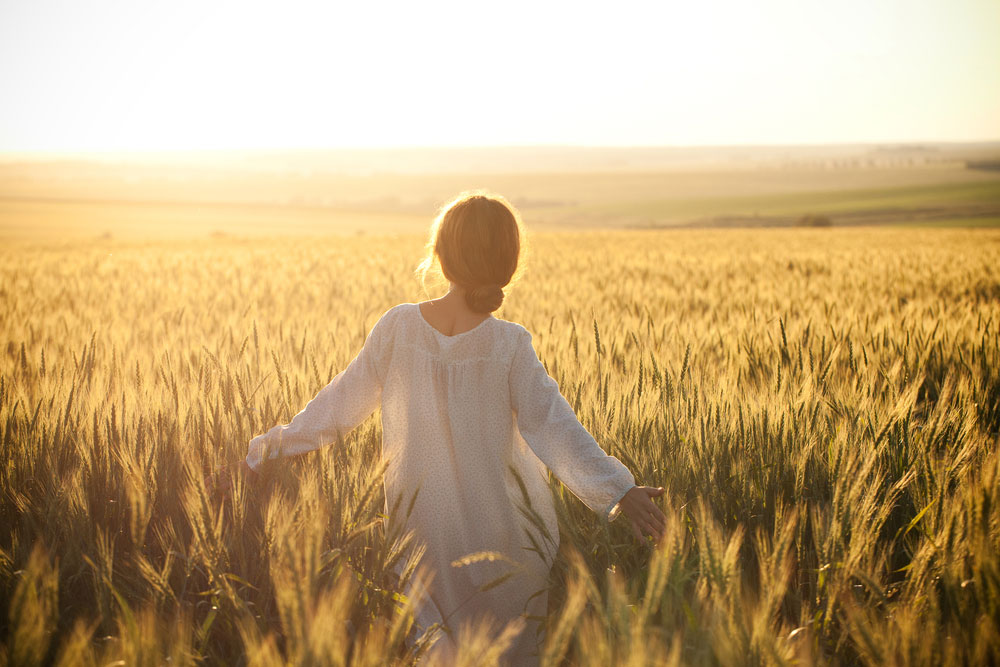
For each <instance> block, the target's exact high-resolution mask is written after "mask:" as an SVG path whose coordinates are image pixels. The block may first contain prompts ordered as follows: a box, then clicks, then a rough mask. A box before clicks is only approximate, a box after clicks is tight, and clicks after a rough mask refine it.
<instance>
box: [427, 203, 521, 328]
mask: <svg viewBox="0 0 1000 667" xmlns="http://www.w3.org/2000/svg"><path fill="white" fill-rule="evenodd" d="M523 237H524V233H523V228H522V224H521V217H520V215H519V214H518V212H517V209H515V208H514V207H513V206H512V205H511V204H510V202H508V201H507V200H506V199H504V198H503V197H501V196H500V195H497V194H493V193H489V192H483V191H475V192H463V193H462V194H460V195H459V196H458V197H456V198H455V199H453V200H452V201H450V202H449V203H448V204H446V205H445V206H444V207H442V208H441V212H440V213H438V216H437V218H435V219H434V223H433V224H432V225H431V233H430V238H429V240H428V241H427V255H426V256H425V257H424V260H423V261H422V262H421V263H420V266H419V267H418V268H417V274H418V275H419V276H420V278H421V282H422V283H423V284H424V285H425V288H426V278H427V274H428V273H429V272H431V270H432V269H433V268H434V267H435V264H437V266H438V267H440V270H441V273H442V274H443V275H444V277H445V279H447V280H448V281H449V282H451V283H454V284H455V285H458V286H459V287H461V288H462V289H464V290H465V302H466V303H467V304H468V306H469V308H471V309H472V310H473V311H475V312H477V313H492V312H493V311H494V310H496V309H497V308H499V307H500V306H501V304H503V299H504V292H503V288H504V287H506V286H507V285H508V284H510V283H511V281H512V280H513V279H514V276H515V275H516V273H517V270H518V262H519V260H520V257H521V246H522V241H523Z"/></svg>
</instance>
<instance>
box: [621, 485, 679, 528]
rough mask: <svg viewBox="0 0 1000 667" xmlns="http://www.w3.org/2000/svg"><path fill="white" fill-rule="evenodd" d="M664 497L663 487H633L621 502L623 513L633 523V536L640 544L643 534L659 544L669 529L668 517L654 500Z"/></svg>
mask: <svg viewBox="0 0 1000 667" xmlns="http://www.w3.org/2000/svg"><path fill="white" fill-rule="evenodd" d="M662 495H663V487H662V486H656V487H654V486H633V487H632V488H631V489H629V490H628V492H627V493H626V494H625V496H624V497H623V498H622V499H621V501H619V507H620V508H621V511H622V512H623V513H624V514H625V516H627V517H628V520H629V521H630V522H631V523H632V534H633V535H635V537H636V539H638V540H639V541H640V542H642V541H643V538H642V536H643V534H646V535H649V536H651V537H652V538H653V539H654V540H655V541H657V542H659V541H660V540H661V539H663V532H664V531H665V530H666V528H667V517H665V516H663V512H661V511H660V508H659V507H657V506H656V503H654V502H653V500H652V499H653V498H657V497H659V496H662Z"/></svg>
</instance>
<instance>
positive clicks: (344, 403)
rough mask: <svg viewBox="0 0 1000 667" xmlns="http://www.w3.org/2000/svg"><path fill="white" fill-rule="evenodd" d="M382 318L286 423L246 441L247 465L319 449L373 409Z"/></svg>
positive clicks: (377, 393) (379, 393)
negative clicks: (356, 351) (349, 358)
mask: <svg viewBox="0 0 1000 667" xmlns="http://www.w3.org/2000/svg"><path fill="white" fill-rule="evenodd" d="M385 319H386V318H385V316H383V318H382V319H380V320H379V322H378V323H377V324H376V325H375V327H373V328H372V330H371V332H370V333H369V334H368V337H367V339H366V340H365V344H364V347H363V348H362V349H361V352H360V353H359V354H358V356H357V357H355V358H354V360H353V361H351V363H350V364H349V365H348V366H347V368H346V369H344V370H343V371H342V372H340V373H338V374H337V376H336V377H334V378H333V380H332V381H331V382H330V383H329V384H328V385H326V386H325V387H323V389H321V390H320V391H319V393H318V394H316V396H315V397H314V398H313V399H312V400H311V401H309V403H308V404H307V405H306V407H305V408H303V410H302V411H301V412H299V413H298V414H297V415H295V417H294V418H293V419H292V421H291V422H290V423H288V424H284V425H280V426H275V427H274V428H272V429H271V430H269V431H268V432H267V433H264V434H263V435H259V436H257V437H256V438H254V439H253V440H251V441H250V447H249V450H248V452H247V457H246V461H247V465H249V466H250V467H251V468H252V469H254V470H256V469H257V468H258V466H260V464H261V462H262V461H263V460H264V459H271V458H277V457H280V456H294V455H296V454H304V453H305V452H309V451H312V450H314V449H319V448H320V447H323V446H324V445H328V444H330V443H332V442H335V441H336V440H337V439H338V438H339V437H341V436H343V435H345V434H347V433H348V432H350V431H351V429H353V428H354V427H355V426H357V425H358V424H360V423H361V422H362V421H363V420H364V419H365V418H366V417H368V416H369V415H370V414H371V413H372V412H374V410H375V408H376V407H378V404H379V401H380V400H381V396H382V382H381V379H380V377H379V372H378V366H379V363H378V360H379V357H380V355H381V354H382V352H383V350H382V348H383V343H384V340H383V339H384V338H385V332H384V331H382V330H383V329H384V328H385V325H384V324H383V323H384V321H385Z"/></svg>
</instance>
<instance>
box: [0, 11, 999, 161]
mask: <svg viewBox="0 0 1000 667" xmlns="http://www.w3.org/2000/svg"><path fill="white" fill-rule="evenodd" d="M610 7H611V5H608V4H580V3H572V4H570V3H535V2H513V3H505V4H504V5H503V8H502V10H501V9H500V8H499V7H498V6H489V5H484V4H478V5H473V4H470V3H459V2H434V3H385V2H381V3H341V2H335V3H322V4H320V3H317V4H304V3H280V4H279V3H271V4H248V3H215V2H213V3H205V2H197V3H190V2H189V3H169V4H161V3H155V4H154V3H146V2H142V3H139V2H133V3H128V2H108V1H106V0H103V1H99V2H88V3H77V2H58V1H55V0H31V1H30V2H29V1H28V0H2V1H0V90H2V91H3V93H2V95H3V98H4V103H3V105H2V109H0V150H7V151H16V150H135V149H180V148H184V149H204V148H263V147H329V146H406V145H422V146H434V145H492V144H538V143H545V144H591V145H614V144H617V145H650V144H706V143H707V144H732V143H744V144H745V143H762V144H763V143H825V142H837V141H903V140H975V139H991V138H997V137H998V136H1000V46H998V44H1000V39H998V38H1000V4H998V3H996V2H993V1H990V0H958V1H946V0H934V1H933V2H924V3H917V4H914V3H909V2H903V1H902V0H878V1H877V2H861V1H860V0H851V1H848V2H842V3H830V2H827V1H822V2H821V1H818V0H809V1H807V2H791V1H785V0H767V1H765V2H759V3H746V2H737V1H735V0H734V1H723V0H717V1H710V2H704V3H681V2H656V3H643V2H625V3H621V4H616V5H615V6H614V9H613V10H611V9H610Z"/></svg>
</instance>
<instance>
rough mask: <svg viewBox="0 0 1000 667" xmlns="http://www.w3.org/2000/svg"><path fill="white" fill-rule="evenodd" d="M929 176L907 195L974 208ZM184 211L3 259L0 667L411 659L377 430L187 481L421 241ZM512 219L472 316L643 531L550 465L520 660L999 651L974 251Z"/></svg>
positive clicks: (997, 345)
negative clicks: (536, 632) (487, 308)
mask: <svg viewBox="0 0 1000 667" xmlns="http://www.w3.org/2000/svg"><path fill="white" fill-rule="evenodd" d="M956 173H959V174H960V175H959V176H954V174H953V175H952V176H953V177H954V178H955V179H957V180H959V181H961V183H959V184H958V185H944V186H940V187H941V189H940V190H931V191H925V190H921V189H920V188H919V187H918V186H916V185H913V184H912V183H911V184H910V185H908V186H906V187H909V188H911V189H912V190H911V194H912V196H913V197H918V198H919V197H925V198H927V197H931V195H930V194H927V192H937V193H938V194H939V195H941V196H940V197H939V199H947V197H948V196H950V195H949V194H948V193H949V192H952V191H951V190H949V189H948V188H966V190H965V191H963V195H962V201H963V202H964V203H965V204H968V203H969V202H970V201H971V200H975V199H976V198H977V197H979V196H980V195H981V194H982V193H984V192H985V193H986V194H985V195H983V196H986V198H987V199H989V198H990V197H993V195H992V194H990V193H992V192H995V190H992V189H991V188H995V187H996V186H995V183H996V181H991V180H989V177H986V176H979V175H974V176H973V177H972V178H971V179H970V178H968V177H967V174H964V173H961V172H956ZM428 178H429V177H428ZM621 178H626V177H625V176H621ZM631 178H633V179H634V177H631ZM598 180H600V179H597V178H596V177H594V182H597V181H598ZM935 180H936V181H938V182H940V178H937V177H936V178H935ZM970 182H973V183H972V184H970ZM449 183H450V181H449ZM984 183H985V184H986V185H983V184H984ZM991 183H992V185H991ZM549 185H551V182H550V183H549ZM442 187H443V186H442ZM494 187H497V188H498V189H499V187H500V186H496V185H494ZM878 187H882V186H878ZM856 189H860V188H856ZM813 190H815V188H813ZM875 190H877V188H872V187H869V188H867V191H868V192H874V191H875ZM587 191H589V190H588V188H586V187H581V186H580V185H579V181H578V185H577V192H587ZM548 192H550V193H555V194H550V195H549V196H550V197H552V198H556V199H558V198H559V197H562V196H563V195H562V194H559V193H558V188H555V187H551V188H549V190H548ZM977 193H978V194H977ZM542 194H543V193H541V192H539V196H541V195H542ZM524 196H526V197H527V194H525V195H524ZM697 196H698V197H701V196H702V195H700V194H698V195H697ZM704 196H705V197H706V198H707V197H709V195H708V194H705V195H704ZM733 196H739V197H743V196H751V195H748V194H746V193H742V194H741V193H736V194H734V195H733ZM768 196H771V195H768ZM803 196H804V195H803ZM810 196H818V195H810ZM872 196H873V197H874V196H875V195H872ZM593 197H597V195H596V194H595V195H593ZM926 203H927V202H926V201H923V202H922V204H921V205H923V204H926ZM973 203H974V202H973ZM5 205H8V206H9V205H12V204H10V203H9V202H8V203H7V204H5ZM590 205H591V204H588V206H590ZM592 205H593V206H603V205H605V204H600V203H599V202H598V203H594V204H592ZM606 205H607V206H612V204H606ZM716 205H717V204H716ZM403 208H405V206H403V205H402V204H400V209H401V210H402V209H403ZM542 208H544V207H542ZM8 210H9V209H8ZM150 210H152V209H150ZM213 210H217V209H213ZM593 210H596V209H593ZM763 212H764V211H762V213H763ZM645 214H646V213H645V212H644V213H643V215H645ZM407 215H412V217H413V221H414V224H415V221H416V218H417V217H419V216H418V215H417V213H416V212H412V213H408V214H407ZM532 215H533V213H532V209H531V208H530V207H526V208H525V216H526V221H527V224H528V226H529V228H532V222H533V218H532ZM191 219H192V220H194V219H196V217H195V216H194V214H192V218H191ZM423 219H424V224H426V220H427V216H426V215H425V216H424V218H423ZM317 220H318V217H317ZM123 221H124V218H123ZM217 223H218V221H217V220H216V221H211V222H203V224H202V225H201V227H200V231H199V232H198V234H194V233H191V234H189V236H197V238H160V239H158V240H152V241H150V240H142V239H132V238H128V236H127V235H126V234H124V233H122V234H119V233H117V231H116V232H115V233H113V234H111V236H110V238H97V234H96V233H94V234H90V232H89V231H88V232H87V234H86V235H81V238H80V240H77V241H74V242H68V241H67V240H66V239H65V238H63V237H59V236H55V237H54V236H52V235H50V234H40V235H38V236H36V237H32V238H29V239H21V240H14V241H12V242H11V243H9V244H7V245H5V246H4V247H3V249H2V250H0V318H2V327H0V332H2V336H3V338H2V339H0V429H2V433H0V446H2V448H3V461H4V466H3V468H2V473H0V493H2V496H0V497H2V501H0V521H2V522H3V526H2V529H0V590H2V591H3V599H4V600H5V601H6V603H5V605H4V609H2V610H0V613H2V614H3V616H2V618H3V626H2V629H0V637H2V638H3V639H2V641H3V648H2V652H0V656H2V660H0V661H3V662H6V663H7V664H43V663H49V662H54V663H57V664H64V665H70V664H74V665H75V664H109V663H111V662H114V661H123V662H122V663H121V664H159V663H161V662H164V661H165V660H166V659H167V658H169V659H170V661H171V662H172V663H173V664H194V663H204V664H241V663H245V664H262V665H266V664H290V663H294V664H345V663H352V664H371V665H376V664H385V663H386V662H393V661H395V662H398V663H400V664H410V663H412V662H414V661H415V660H416V659H417V658H418V657H419V652H420V650H421V649H422V648H423V647H426V644H427V643H428V642H430V641H432V640H433V637H423V638H422V640H423V643H419V642H418V644H417V646H416V648H410V647H409V646H408V644H407V643H406V641H405V638H406V636H407V634H408V633H410V631H411V622H412V610H411V609H410V608H409V604H408V601H407V600H406V598H405V597H402V596H401V595H400V594H399V592H400V590H402V585H403V583H405V582H400V581H398V580H397V579H396V577H395V575H394V574H393V571H392V566H393V565H394V564H395V563H396V562H398V561H399V559H401V558H405V555H404V553H405V548H404V546H405V539H404V537H403V536H400V535H398V534H394V533H393V532H392V531H390V530H387V527H386V526H387V524H386V523H385V521H384V516H383V514H382V513H383V511H384V507H383V503H384V499H383V497H382V495H381V486H380V480H379V472H380V468H379V464H378V453H379V443H380V427H379V423H378V419H377V418H376V417H373V418H371V419H370V420H369V421H367V422H365V423H364V424H363V425H362V426H361V427H359V428H358V429H357V430H356V431H355V432H354V433H353V434H352V435H351V436H350V437H348V438H347V439H346V440H345V442H343V443H339V444H335V445H333V446H331V447H328V448H326V449H323V450H321V451H319V452H316V453H313V454H309V455H307V456H305V457H302V458H301V459H294V460H288V461H286V462H284V463H283V464H282V465H278V466H274V467H272V469H271V470H269V471H267V473H266V475H265V479H264V480H263V481H262V482H260V483H257V484H251V483H249V482H246V481H244V480H241V479H237V481H236V486H235V488H234V490H233V493H232V495H231V496H229V497H225V498H219V497H215V496H212V495H210V494H208V493H207V492H206V489H205V487H204V482H203V473H204V471H205V470H210V469H212V468H214V467H215V466H217V465H219V464H221V463H225V462H231V461H233V460H236V459H238V458H239V457H241V456H242V454H243V453H244V451H245V447H246V443H247V441H248V440H249V439H250V438H251V437H252V436H253V435H255V434H257V433H260V432H262V431H263V430H265V429H267V428H269V427H270V426H272V425H273V424H275V423H279V422H283V421H287V420H288V419H289V418H290V417H291V416H292V415H293V414H294V413H295V412H297V411H298V410H299V409H300V408H301V407H302V406H303V405H304V404H305V402H306V401H307V400H308V399H309V398H310V397H311V396H312V395H313V394H314V393H315V392H316V391H317V390H318V389H319V388H321V387H322V386H323V385H324V384H325V383H326V382H328V381H329V379H330V378H331V377H332V376H333V374H335V373H336V372H337V370H338V369H341V368H343V367H344V366H345V365H346V364H347V363H348V362H349V361H350V359H351V358H352V356H353V355H354V354H355V353H356V352H357V350H358V349H359V348H360V346H361V343H362V341H363V340H364V336H365V334H366V332H367V330H368V329H369V328H370V327H371V325H372V324H373V323H374V322H375V321H376V320H377V318H378V317H379V315H380V314H381V313H382V312H384V311H385V310H386V309H387V308H389V307H391V306H392V305H395V304H396V303H400V302H404V301H415V300H420V299H422V298H425V297H426V295H425V294H423V293H422V291H421V288H420V286H419V284H418V282H417V281H416V279H415V278H414V277H413V268H414V266H415V265H416V263H417V261H418V260H419V258H420V255H421V250H422V245H423V242H424V238H423V236H422V235H420V234H418V233H408V232H407V233H399V234H392V235H385V234H382V233H379V232H378V231H370V232H369V233H367V234H365V235H363V236H358V235H353V234H345V235H339V236H337V235H322V236H304V235H302V234H303V233H304V232H303V231H302V230H300V232H301V233H300V234H299V235H298V236H287V235H286V236H275V235H274V230H273V228H270V227H266V226H265V231H269V232H270V233H271V235H270V236H267V237H257V238H251V237H250V236H249V235H247V236H246V237H236V236H233V235H232V234H231V233H230V234H228V235H223V234H217V235H214V236H210V235H208V234H206V233H205V232H206V231H207V230H211V229H214V228H215V226H216V224H217ZM122 224H124V222H123V223H122ZM541 227H542V229H540V230H536V231H534V232H533V233H532V237H531V247H530V253H529V257H528V264H527V270H526V273H525V275H524V277H523V279H522V280H521V281H520V282H519V283H517V284H516V285H515V286H514V287H513V288H512V290H511V292H510V295H509V297H508V299H507V301H506V302H505V306H504V309H503V310H502V311H500V313H498V316H500V317H502V318H505V319H510V320H515V321H518V322H521V323H523V324H524V325H525V326H526V327H527V328H528V329H529V330H531V331H532V332H533V333H534V335H535V338H534V342H535V345H536V348H537V350H538V353H539V356H540V357H541V359H542V360H543V362H544V363H545V364H546V366H547V368H548V370H549V372H550V374H551V375H552V376H553V377H555V378H556V379H557V380H558V382H559V384H560V387H561V389H562V391H563V393H564V395H566V396H567V398H568V399H569V400H570V402H571V404H573V405H574V407H575V408H576V410H577V414H578V415H579V417H580V419H581V421H582V422H583V423H584V424H585V425H586V426H587V427H588V429H590V430H591V432H592V433H594V435H595V437H596V438H597V440H598V441H599V442H601V443H602V445H604V446H605V447H606V448H607V449H608V450H609V451H610V452H611V453H613V454H614V455H616V456H618V457H619V458H621V459H622V460H623V461H625V462H626V463H627V464H628V465H629V466H630V467H631V468H632V469H633V470H634V471H635V473H636V478H637V479H638V480H640V482H641V483H646V484H653V485H662V486H664V487H666V490H667V493H666V495H665V501H664V509H665V512H666V514H667V516H668V529H667V536H666V538H665V539H664V540H663V541H662V542H661V543H660V544H659V545H658V546H656V547H654V546H652V545H651V544H640V543H638V542H636V541H635V540H634V539H633V538H632V537H631V534H630V532H629V530H628V527H627V526H626V525H625V522H624V521H616V522H613V523H611V524H603V523H601V521H600V520H599V519H598V518H597V517H595V516H594V515H593V514H592V513H591V512H590V511H589V510H587V509H586V508H585V507H584V506H583V505H582V504H581V503H580V502H579V501H577V500H576V499H575V498H574V497H573V496H572V495H571V494H570V493H569V492H568V491H566V490H565V489H564V488H563V487H561V486H560V485H559V483H558V482H557V481H556V480H553V482H552V488H553V493H554V494H555V497H556V501H557V508H558V512H559V516H560V532H561V535H562V543H563V548H562V550H561V552H560V557H559V559H558V561H557V563H556V566H555V567H554V568H553V571H552V575H551V583H550V592H551V594H550V610H549V615H548V619H547V621H546V623H547V628H548V632H547V638H546V641H545V643H544V645H543V647H542V663H543V664H546V665H558V664H580V665H608V664H625V663H628V664H636V665H640V664H695V665H701V664H706V665H707V664H745V663H747V662H750V663H755V664H792V663H796V664H812V663H830V664H873V665H874V664H886V663H895V664H944V663H952V664H960V663H978V664H985V663H987V662H991V661H992V662H995V661H997V660H998V659H1000V626H998V619H1000V556H998V553H1000V548H998V547H1000V497H998V496H1000V460H998V452H997V443H998V431H1000V334H998V327H1000V274H998V269H997V267H998V266H1000V232H998V231H997V230H993V229H965V228H962V229H957V228H919V229H918V228H910V227H907V228H901V227H880V228H869V227H865V228H843V229H841V228H836V227H834V228H828V229H801V228H794V229H787V228H786V229H757V230H751V229H724V230H723V229H675V230H663V229H646V230H635V229H633V230H600V231H598V230H594V231H574V232H566V231H551V230H546V229H545V228H544V227H545V226H544V225H541ZM96 229H97V231H100V230H101V228H99V227H98V228H96ZM123 229H124V228H123ZM192 229H194V227H192ZM407 229H408V228H407ZM189 231H190V230H189ZM306 231H308V230H306ZM15 236H16V235H15ZM71 236H72V235H71ZM163 236H164V237H168V236H170V235H169V234H164V235H163ZM411 575H412V576H419V575H418V574H412V573H411ZM500 647H501V644H499V643H498V641H497V639H496V637H494V636H492V635H490V634H489V633H487V632H481V633H479V634H475V633H473V634H471V635H469V636H468V637H467V641H466V643H465V654H464V656H463V658H464V659H465V660H466V662H467V664H483V663H488V662H489V661H490V659H491V656H495V655H496V653H497V651H498V650H499V649H500Z"/></svg>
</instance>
